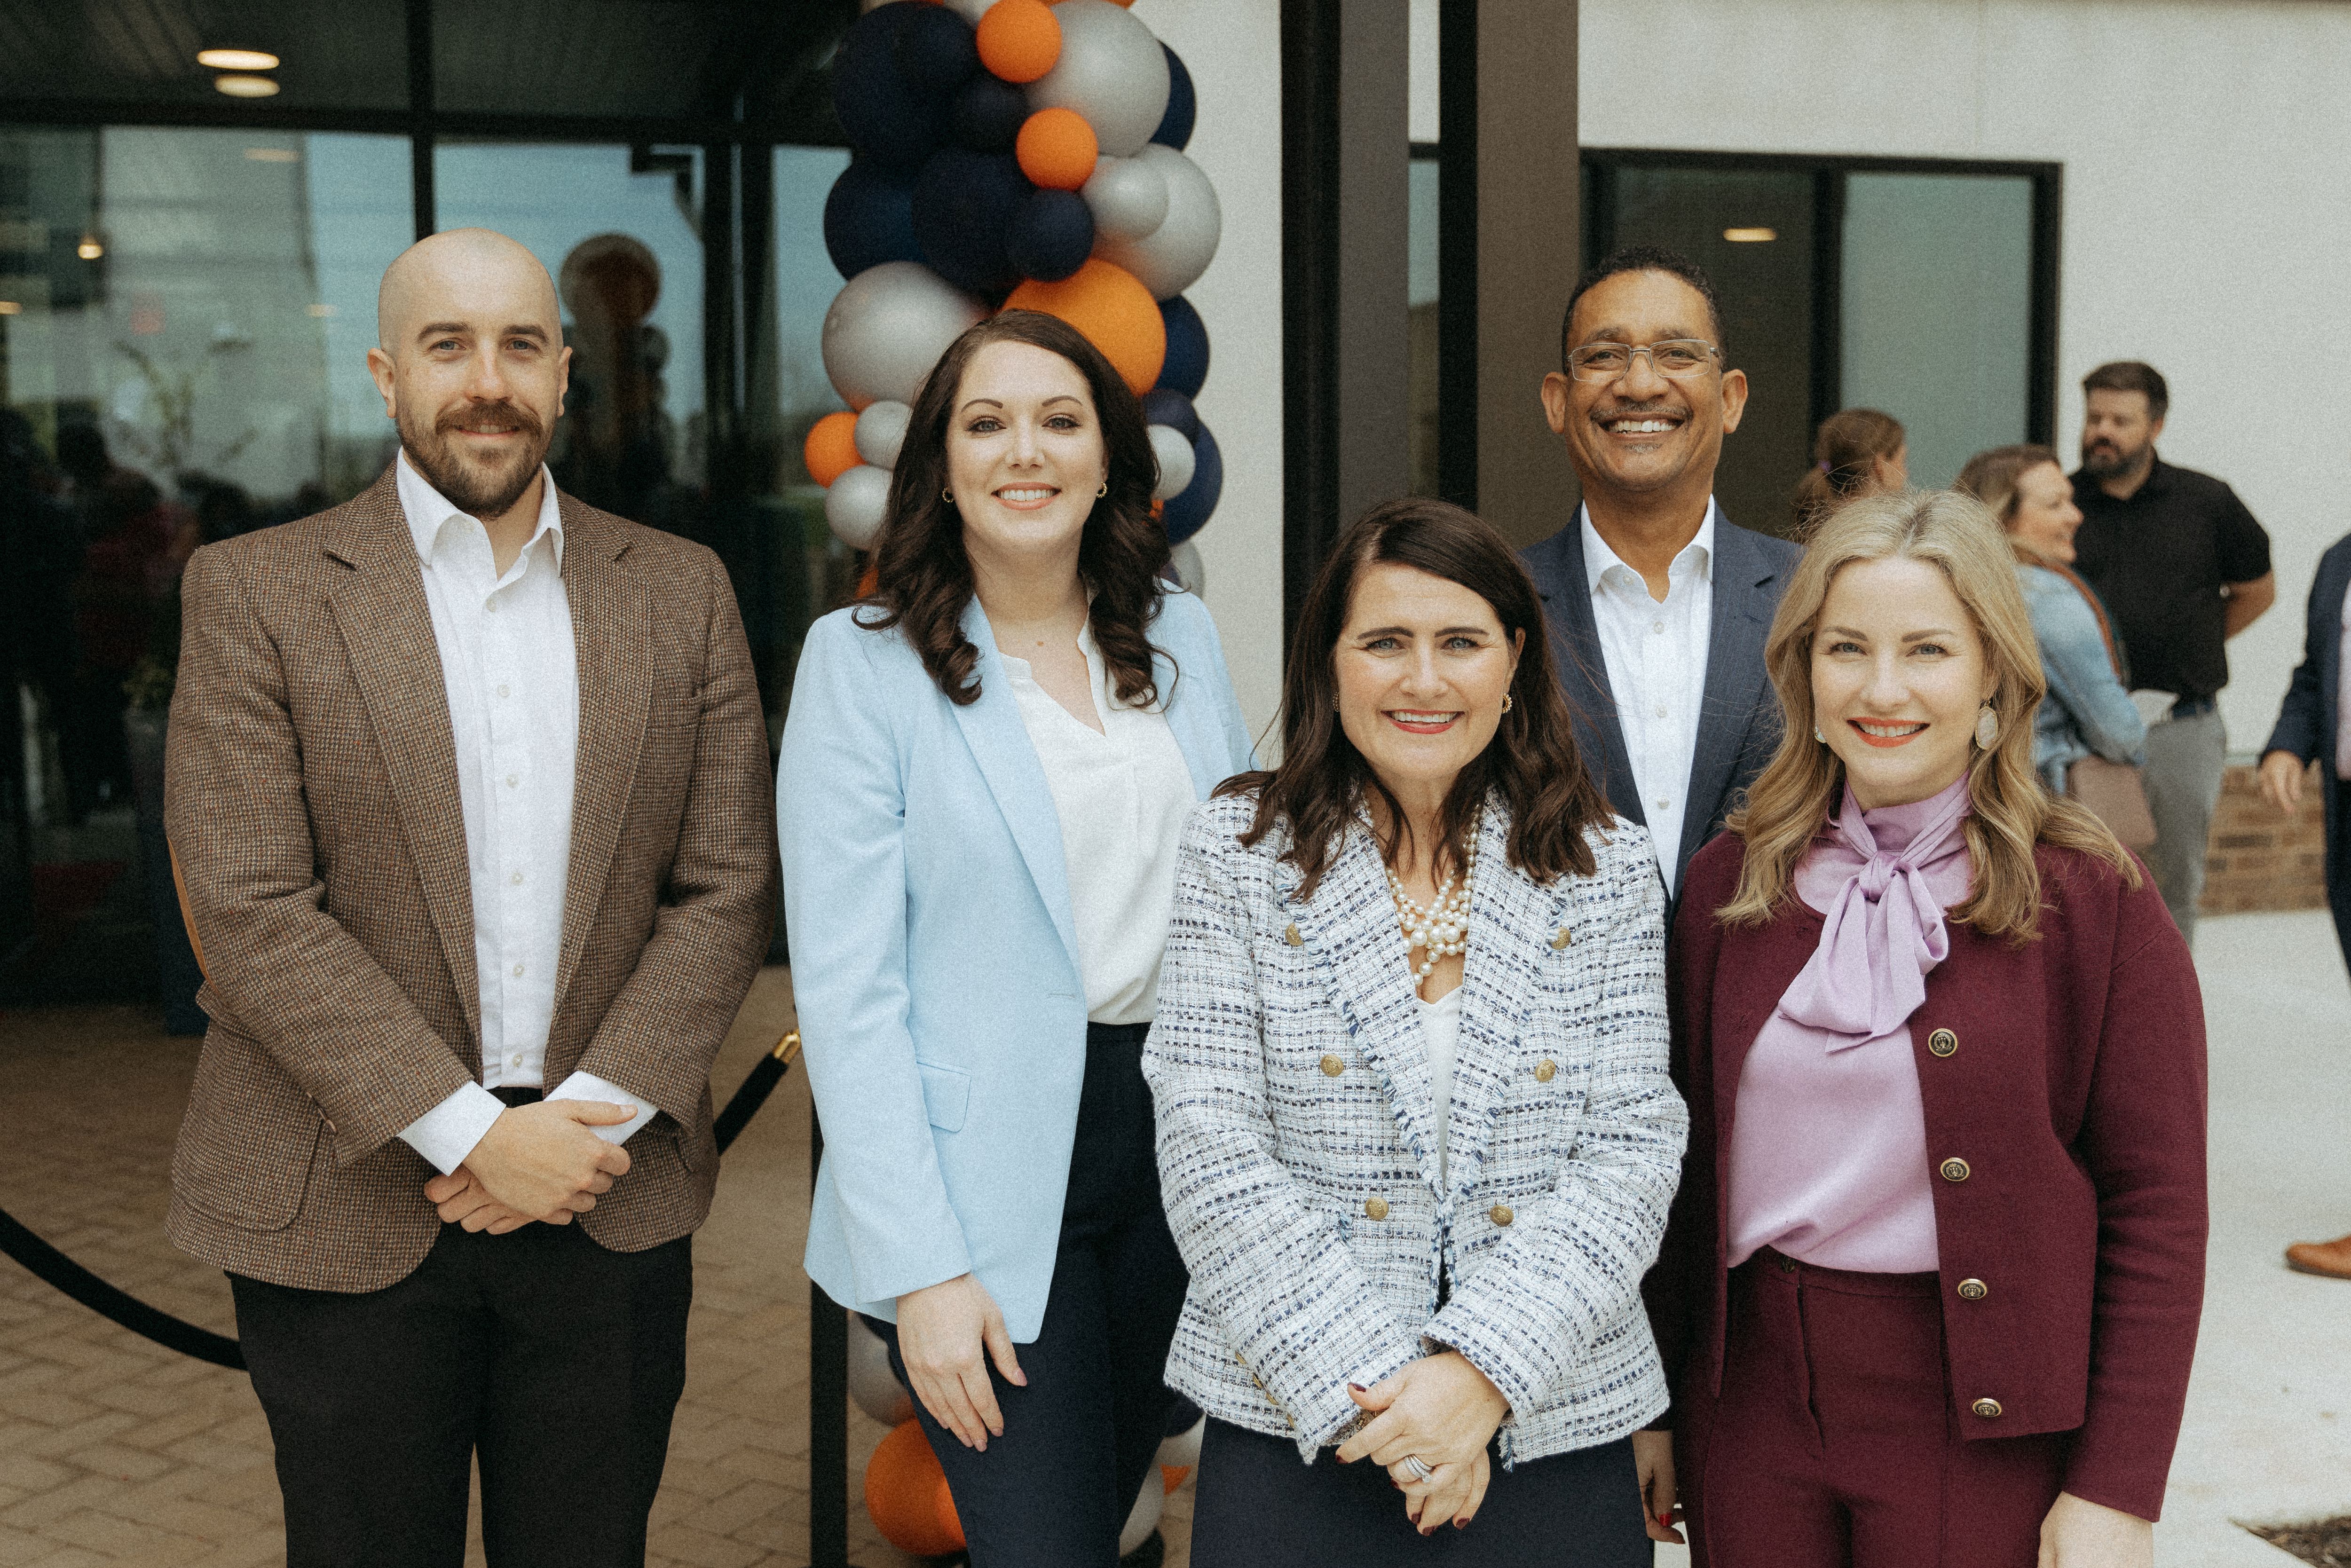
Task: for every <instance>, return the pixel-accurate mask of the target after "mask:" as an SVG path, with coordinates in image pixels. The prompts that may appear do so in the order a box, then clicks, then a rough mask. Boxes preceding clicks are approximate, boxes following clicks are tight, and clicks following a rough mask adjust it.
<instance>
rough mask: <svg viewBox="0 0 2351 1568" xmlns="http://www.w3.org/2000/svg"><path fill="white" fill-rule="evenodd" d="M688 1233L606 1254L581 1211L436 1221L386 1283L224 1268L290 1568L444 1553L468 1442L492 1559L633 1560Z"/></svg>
mask: <svg viewBox="0 0 2351 1568" xmlns="http://www.w3.org/2000/svg"><path fill="white" fill-rule="evenodd" d="M692 1247H693V1239H692V1238H690V1237H680V1238H679V1239H677V1240H675V1241H672V1242H668V1243H666V1244H664V1245H663V1246H660V1247H655V1248H653V1249H650V1250H648V1251H644V1252H608V1251H606V1250H605V1249H603V1248H601V1247H599V1246H597V1245H596V1243H595V1242H593V1241H591V1240H590V1239H588V1236H587V1233H586V1232H585V1231H583V1230H581V1229H580V1227H579V1226H578V1225H576V1224H573V1225H562V1226H550V1225H528V1226H525V1227H524V1228H521V1229H520V1230H517V1231H515V1232H513V1233H512V1234H510V1235H507V1236H491V1235H488V1234H486V1233H480V1234H474V1235H468V1234H467V1233H466V1232H465V1230H464V1229H463V1228H460V1227H458V1226H455V1225H444V1226H443V1227H442V1228H441V1236H440V1239H439V1240H438V1241H436V1242H435V1243H434V1248H433V1250H432V1251H431V1252H429V1253H427V1254H426V1255H425V1259H424V1261H423V1263H422V1264H420V1265H419V1266H418V1267H417V1270H416V1271H415V1272H414V1273H413V1274H411V1275H409V1276H408V1278H406V1279H405V1280H402V1281H400V1282H399V1283H398V1284H396V1285H391V1286H387V1287H386V1288H385V1289H383V1290H381V1291H368V1292H365V1293H364V1294H359V1295H347V1294H343V1293H341V1292H339V1291H299V1290H293V1289H290V1288H288V1287H287V1286H284V1285H271V1284H266V1283H264V1282H263V1281H258V1280H251V1279H246V1278H244V1277H243V1276H241V1275H235V1274H232V1275H230V1276H229V1283H230V1285H231V1287H232V1288H233V1289H234V1291H235V1297H236V1327H237V1333H238V1334H239V1336H240V1337H241V1338H242V1340H243V1341H244V1344H245V1359H246V1365H247V1366H248V1367H249V1368H250V1369H251V1370H252V1374H253V1391H254V1393H255V1394H256V1396H259V1398H260V1400H261V1407H262V1410H263V1412H264V1413H265V1414H266V1415H267V1416H268V1417H269V1432H270V1436H271V1437H272V1438H273V1439H274V1440H275V1441H276V1443H277V1482H278V1486H279V1487H280V1489H281V1490H283V1491H284V1492H285V1495H286V1561H287V1564H288V1568H354V1565H365V1568H375V1565H379V1564H380V1565H381V1568H442V1565H444V1564H445V1565H447V1568H458V1565H459V1564H461V1563H464V1561H465V1507H466V1494H467V1488H468V1482H469V1479H470V1474H471V1470H472V1468H473V1462H474V1458H475V1454H476V1453H477V1452H478V1453H479V1455H480V1458H481V1469H482V1540H483V1545H484V1547H485V1548H486V1551H487V1552H488V1556H489V1560H490V1562H491V1563H496V1564H497V1565H499V1568H513V1565H517V1564H518V1565H522V1568H538V1565H540V1564H544V1565H545V1568H606V1565H611V1568H622V1565H629V1564H639V1563H643V1561H644V1556H645V1515H646V1512H647V1511H649V1510H650V1509H651V1508H652V1507H653V1493H654V1491H655V1490H657V1489H658V1488H659V1487H660V1485H661V1475H662V1465H663V1462H664V1459H665V1458H667V1456H668V1452H669V1427H670V1416H671V1414H672V1413H673V1412H674V1410H675V1409H676V1407H677V1399H678V1395H679V1393H680V1392H681V1391H682V1390H683V1389H684V1386H685V1319H686V1311H687V1308H688V1307H689V1306H691V1305H692V1303H693V1300H694V1258H693V1251H692Z"/></svg>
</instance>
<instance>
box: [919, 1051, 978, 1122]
mask: <svg viewBox="0 0 2351 1568" xmlns="http://www.w3.org/2000/svg"><path fill="white" fill-rule="evenodd" d="M914 1066H915V1068H916V1069H917V1070H919V1071H921V1073H922V1075H923V1110H924V1112H925V1114H927V1115H928V1116H929V1117H930V1119H931V1125H932V1126H934V1127H936V1128H937V1129H938V1130H939V1131H940V1132H942V1133H960V1132H962V1131H963V1117H964V1112H965V1111H966V1110H967V1109H968V1108H969V1106H970V1103H971V1074H970V1073H968V1072H966V1071H964V1070H963V1069H962V1068H960V1067H947V1066H944V1065H942V1064H940V1063H938V1062H935V1061H923V1060H921V1059H920V1058H919V1057H918V1058H916V1059H915V1061H914Z"/></svg>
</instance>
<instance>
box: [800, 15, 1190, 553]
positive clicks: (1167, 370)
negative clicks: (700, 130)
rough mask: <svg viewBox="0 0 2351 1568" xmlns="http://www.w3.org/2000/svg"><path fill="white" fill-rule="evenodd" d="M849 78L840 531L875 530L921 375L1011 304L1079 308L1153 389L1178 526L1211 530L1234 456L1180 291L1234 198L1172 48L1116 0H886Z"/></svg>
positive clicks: (832, 230) (862, 540)
mask: <svg viewBox="0 0 2351 1568" xmlns="http://www.w3.org/2000/svg"><path fill="white" fill-rule="evenodd" d="M832 95H833V106H834V108H835V110H837V111H838V112H839V114H840V117H841V128H842V129H843V130H844V131H847V132H848V135H849V141H850V144H851V146H852V148H853V149H854V150H855V155H854V156H853V157H852V159H851V161H850V164H849V167H848V168H847V169H846V170H844V171H842V172H841V178H840V179H839V180H838V181H836V182H835V183H834V184H833V187H832V193H831V195H830V196H828V197H827V198H826V200H825V206H824V241H825V248H826V249H827V250H828V251H829V252H830V253H831V256H832V261H833V265H834V266H835V267H839V268H840V269H841V276H842V277H844V278H846V279H847V280H848V281H847V283H846V284H845V285H844V286H843V287H842V288H841V293H840V294H839V295H838V296H836V297H835V298H834V299H833V302H832V308H831V310H830V311H829V312H828V313H827V314H826V316H825V320H824V340H823V341H824V369H825V374H826V375H827V376H828V377H830V378H831V382H832V385H833V390H834V391H836V392H839V393H840V394H841V400H842V401H843V402H846V403H848V404H849V406H850V409H851V410H852V411H854V412H850V413H831V414H827V415H826V416H825V417H824V418H822V419H820V420H819V421H818V422H817V423H816V425H815V427H814V428H813V429H811V430H810V432H809V436H808V443H807V446H806V449H805V456H806V458H807V461H808V469H809V475H810V477H811V478H813V479H815V480H816V482H817V483H818V484H820V485H822V486H825V487H826V493H825V505H824V512H825V520H826V521H827V522H828V523H830V524H831V527H832V530H833V532H834V533H836V534H838V535H839V536H840V537H841V539H842V540H843V541H844V542H846V543H847V544H849V545H851V546H852V547H853V548H855V549H867V548H869V547H870V546H871V545H872V542H873V539H874V536H875V535H876V534H877V533H879V532H880V530H881V528H882V518H883V509H884V507H885V504H886V502H887V499H888V496H889V489H890V470H891V469H892V468H893V466H894V465H896V463H897V460H898V447H899V444H900V443H901V442H902V441H904V439H905V434H906V422H907V419H908V417H909V414H910V413H911V406H910V405H911V404H912V403H913V402H914V397H915V394H916V393H917V392H919V391H920V390H921V388H922V384H923V381H924V378H925V377H926V376H927V375H929V373H930V371H931V367H932V366H933V365H935V364H936V363H937V362H938V358H939V356H940V355H941V354H942V353H944V352H946V348H947V346H948V345H949V344H950V343H952V342H954V341H955V340H956V338H957V337H958V336H960V335H961V334H962V332H963V331H964V330H965V329H967V328H968V327H970V326H972V325H973V324H974V323H976V322H977V321H979V320H982V319H985V318H986V317H987V316H988V315H990V314H991V313H993V312H994V311H997V310H1011V309H1026V310H1042V311H1044V312H1046V313H1048V314H1050V315H1054V316H1059V317H1061V319H1064V320H1066V321H1068V322H1069V323H1070V324H1071V325H1072V326H1074V327H1076V328H1077V329H1079V330H1080V331H1081V332H1083V333H1084V334H1085V335H1086V337H1087V338H1088V339H1089V340H1092V343H1093V345H1094V346H1095V347H1096V348H1098V349H1100V350H1102V354H1103V357H1104V358H1106V359H1108V360H1109V361H1110V362H1111V364H1112V366H1113V368H1114V369H1116V371H1118V373H1119V375H1120V376H1121V377H1122V378H1123V379H1124V380H1125V382H1126V383H1127V385H1129V386H1130V387H1133V388H1134V391H1135V392H1137V393H1138V394H1140V395H1141V396H1142V397H1143V400H1144V414H1145V416H1146V417H1147V418H1148V419H1149V420H1150V422H1151V445H1152V450H1153V451H1154V452H1155V454H1156V455H1157V456H1158V459H1159V486H1158V488H1157V490H1156V491H1155V498H1156V499H1157V500H1158V501H1159V502H1160V504H1161V507H1162V517H1163V518H1164V520H1165V524H1166V528H1167V538H1168V542H1169V543H1170V544H1180V543H1182V542H1183V541H1184V540H1186V539H1187V538H1191V537H1192V535H1194V534H1196V533H1197V532H1199V530H1200V528H1201V526H1202V525H1203V524H1205V523H1207V520H1208V515H1209V514H1210V513H1211V512H1212V511H1214V510H1215V509H1216V505H1217V496H1218V494H1219V492H1220V491H1221V490H1222V489H1223V487H1224V463H1223V461H1222V459H1221V458H1220V457H1219V455H1218V454H1217V442H1216V437H1214V436H1213V435H1211V434H1209V433H1208V430H1207V426H1206V425H1204V424H1202V423H1200V416H1199V414H1198V413H1196V412H1195V411H1194V409H1193V407H1192V400H1193V399H1194V398H1195V397H1196V396H1198V395H1199V392H1200V387H1201V383H1202V382H1206V381H1207V375H1208V334H1207V328H1206V327H1204V326H1203V325H1202V324H1201V321H1200V315H1199V312H1198V311H1196V310H1195V309H1193V308H1192V306H1191V304H1190V302H1189V301H1187V300H1186V299H1185V298H1184V290H1185V289H1186V288H1188V287H1191V285H1192V282H1193V280H1194V279H1196V278H1197V277H1199V276H1200V274H1201V273H1203V272H1205V271H1207V266H1208V262H1209V261H1210V259H1211V258H1212V257H1214V256H1215V255H1216V253H1217V238H1218V235H1219V234H1220V231H1221V228H1222V224H1223V218H1222V215H1221V214H1219V212H1218V210H1217V193H1216V191H1215V189H1214V188H1213V187H1212V186H1211V185H1210V184H1209V183H1208V177H1207V175H1206V174H1204V173H1203V172H1201V171H1200V167H1199V165H1198V164H1196V163H1195V162H1192V161H1191V160H1190V159H1189V158H1186V156H1185V155H1184V147H1185V144H1186V142H1188V141H1190V140H1191V136H1192V122H1193V118H1194V115H1195V112H1196V104H1195V101H1194V99H1193V94H1192V78H1191V77H1190V75H1189V74H1188V73H1187V72H1186V70H1185V68H1184V62H1183V61H1182V60H1180V59H1178V58H1176V57H1175V51H1174V50H1173V49H1170V48H1168V47H1166V46H1165V44H1162V43H1161V42H1160V41H1159V40H1158V39H1157V38H1156V37H1154V36H1153V35H1152V32H1151V29H1150V28H1149V27H1147V26H1144V24H1143V23H1142V21H1140V20H1139V19H1138V18H1136V17H1135V16H1134V15H1133V13H1131V12H1130V11H1128V10H1127V9H1126V7H1125V5H1124V4H1122V3H1119V0H1059V3H1058V4H1053V5H1048V4H1046V0H945V3H944V4H940V3H936V0H890V3H888V4H884V5H878V6H875V7H874V8H873V9H872V10H870V11H868V12H866V13H865V14H864V15H863V16H860V17H859V18H858V19H857V21H856V23H855V25H854V26H852V27H851V28H850V30H849V33H848V36H847V37H845V38H844V39H843V40H842V42H841V49H840V52H839V53H838V54H837V55H836V56H835V57H834V60H833V78H832Z"/></svg>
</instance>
